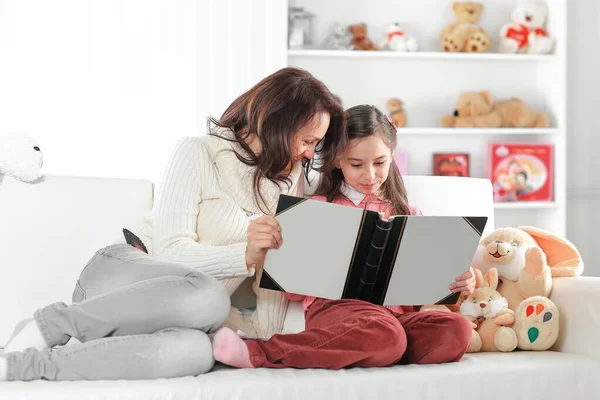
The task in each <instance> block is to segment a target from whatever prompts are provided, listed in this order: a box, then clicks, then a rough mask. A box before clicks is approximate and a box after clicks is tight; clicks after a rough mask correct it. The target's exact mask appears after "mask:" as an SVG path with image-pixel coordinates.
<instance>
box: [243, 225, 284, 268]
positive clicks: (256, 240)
mask: <svg viewBox="0 0 600 400" xmlns="http://www.w3.org/2000/svg"><path fill="white" fill-rule="evenodd" d="M279 231H280V227H279V223H278V222H277V220H276V219H275V218H274V217H272V216H270V215H265V216H262V217H260V218H257V219H255V220H254V221H252V222H250V225H249V226H248V246H247V247H246V266H247V267H248V269H250V268H252V267H254V266H255V265H257V264H259V265H260V264H262V263H263V262H264V261H265V256H266V255H267V251H268V250H269V249H278V248H279V247H280V246H281V244H282V243H283V240H282V238H281V233H280V232H279Z"/></svg>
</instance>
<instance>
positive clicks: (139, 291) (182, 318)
mask: <svg viewBox="0 0 600 400" xmlns="http://www.w3.org/2000/svg"><path fill="white" fill-rule="evenodd" d="M119 246H120V247H119ZM127 247H130V248H131V250H133V251H135V252H138V253H140V254H144V253H142V252H141V251H139V250H137V249H135V248H133V247H131V246H129V245H118V246H116V250H118V251H119V252H121V250H122V251H123V252H125V253H127V252H128V251H129V249H128V248H127ZM119 254H121V255H122V252H121V253H119ZM114 255H115V254H114V253H103V254H102V255H101V257H98V254H97V255H96V256H95V258H94V259H93V260H92V262H91V264H90V265H88V268H89V267H90V266H92V265H93V268H91V269H88V270H87V271H89V272H90V273H91V272H94V271H101V270H102V269H103V265H104V266H106V265H109V267H107V268H106V269H107V270H112V273H111V274H109V275H108V276H109V277H111V276H114V275H119V274H123V276H125V277H128V279H129V280H128V281H127V283H123V284H122V285H119V284H115V285H114V287H113V288H112V289H110V290H108V288H104V290H99V291H100V292H104V293H102V294H99V295H96V296H93V297H88V298H87V299H86V300H83V301H81V302H78V303H74V304H72V305H70V306H67V305H66V304H64V303H55V304H52V305H50V306H47V307H45V308H43V309H41V310H38V311H36V312H35V314H34V317H35V325H36V329H39V331H40V333H41V334H42V336H43V338H44V341H45V344H46V345H47V347H54V346H57V345H63V344H65V343H67V341H68V340H69V339H70V338H71V337H75V338H77V339H79V340H80V341H81V342H87V341H89V340H93V339H99V338H104V337H110V336H125V335H138V334H147V333H152V332H156V331H158V330H160V329H164V328H168V327H181V328H193V329H199V330H201V331H205V332H212V331H214V330H216V329H217V328H218V327H219V326H220V325H221V324H222V323H223V322H224V321H225V319H226V318H227V316H228V315H229V311H230V300H229V296H228V294H227V291H226V289H225V287H224V286H223V285H222V284H221V283H220V282H219V281H217V280H216V279H214V278H213V277H211V276H208V275H206V274H203V273H201V272H198V271H196V270H194V269H192V268H187V267H185V266H181V265H177V264H172V263H168V262H163V261H161V260H157V259H154V258H151V257H148V258H143V261H139V262H137V261H134V262H132V261H131V260H126V259H121V258H118V257H115V256H114ZM134 256H135V253H134ZM116 265H119V266H120V267H119V268H116ZM146 269H147V270H148V271H145V270H146ZM131 271H137V272H136V273H130V272H131ZM86 274H87V272H86V273H84V274H83V275H86ZM98 274H99V273H98ZM99 275H101V274H99ZM99 275H98V276H99ZM134 278H135V279H134ZM96 280H97V281H100V280H101V278H99V277H98V278H97V279H96ZM117 280H118V279H117ZM90 281H94V280H92V279H91V280H90ZM109 281H110V279H109ZM113 281H114V279H113ZM24 332H25V329H24ZM20 339H21V338H20V336H19V334H17V335H16V337H15V339H14V341H15V343H17V344H18V346H15V345H14V343H13V342H11V343H9V345H8V346H7V349H6V350H7V351H20V350H24V349H25V348H27V347H29V346H30V345H34V344H29V345H28V343H27V341H26V340H25V341H24V340H20ZM38 349H39V347H38Z"/></svg>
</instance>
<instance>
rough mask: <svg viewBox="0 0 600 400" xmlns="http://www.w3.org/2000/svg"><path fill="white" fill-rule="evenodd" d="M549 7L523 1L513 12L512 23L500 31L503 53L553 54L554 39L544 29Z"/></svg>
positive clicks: (533, 1) (530, 1) (527, 0)
mask: <svg viewBox="0 0 600 400" xmlns="http://www.w3.org/2000/svg"><path fill="white" fill-rule="evenodd" d="M547 16H548V7H547V6H546V5H545V4H544V3H542V2H539V1H535V0H521V1H520V2H519V5H518V6H517V7H516V8H515V9H514V11H513V12H512V16H511V19H512V21H511V22H510V23H508V24H506V25H504V26H503V27H502V29H501V30H500V52H502V53H530V54H547V53H551V52H552V49H553V47H554V39H553V38H551V37H549V36H548V33H547V32H546V30H545V29H544V25H545V23H546V18H547Z"/></svg>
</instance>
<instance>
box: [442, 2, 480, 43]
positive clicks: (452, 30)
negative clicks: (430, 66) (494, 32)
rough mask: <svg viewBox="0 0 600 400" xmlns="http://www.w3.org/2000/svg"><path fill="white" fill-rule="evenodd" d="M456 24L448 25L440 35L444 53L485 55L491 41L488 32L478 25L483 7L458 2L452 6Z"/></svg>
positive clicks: (478, 4) (471, 3)
mask: <svg viewBox="0 0 600 400" xmlns="http://www.w3.org/2000/svg"><path fill="white" fill-rule="evenodd" d="M452 9H453V10H454V13H455V14H456V22H455V23H453V24H450V25H448V26H447V27H446V28H445V29H444V30H443V31H442V32H441V33H440V42H441V46H442V50H443V51H447V52H451V53H456V52H467V53H483V52H484V51H486V50H487V49H489V48H490V45H491V39H490V37H489V35H488V34H487V32H486V31H485V30H484V29H483V28H481V27H480V26H479V25H477V22H478V21H479V18H480V17H481V13H482V12H483V5H482V4H481V3H476V2H456V3H453V4H452Z"/></svg>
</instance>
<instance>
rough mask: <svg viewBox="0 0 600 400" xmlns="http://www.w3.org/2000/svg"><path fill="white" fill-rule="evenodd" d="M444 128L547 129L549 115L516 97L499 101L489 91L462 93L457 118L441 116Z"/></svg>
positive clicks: (457, 104) (456, 112)
mask: <svg viewBox="0 0 600 400" xmlns="http://www.w3.org/2000/svg"><path fill="white" fill-rule="evenodd" d="M441 122H442V126H443V127H445V128H546V127H548V126H550V123H549V119H548V115H547V114H546V113H544V112H540V111H536V110H534V109H532V108H531V107H529V106H527V105H526V104H525V103H524V102H523V101H522V100H521V99H519V98H516V97H513V98H510V99H506V100H501V101H496V100H495V99H494V97H493V96H492V95H491V94H490V92H488V91H483V92H465V93H462V94H461V95H460V97H459V99H458V101H457V103H456V108H455V109H454V115H447V116H443V117H442V121H441Z"/></svg>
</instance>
